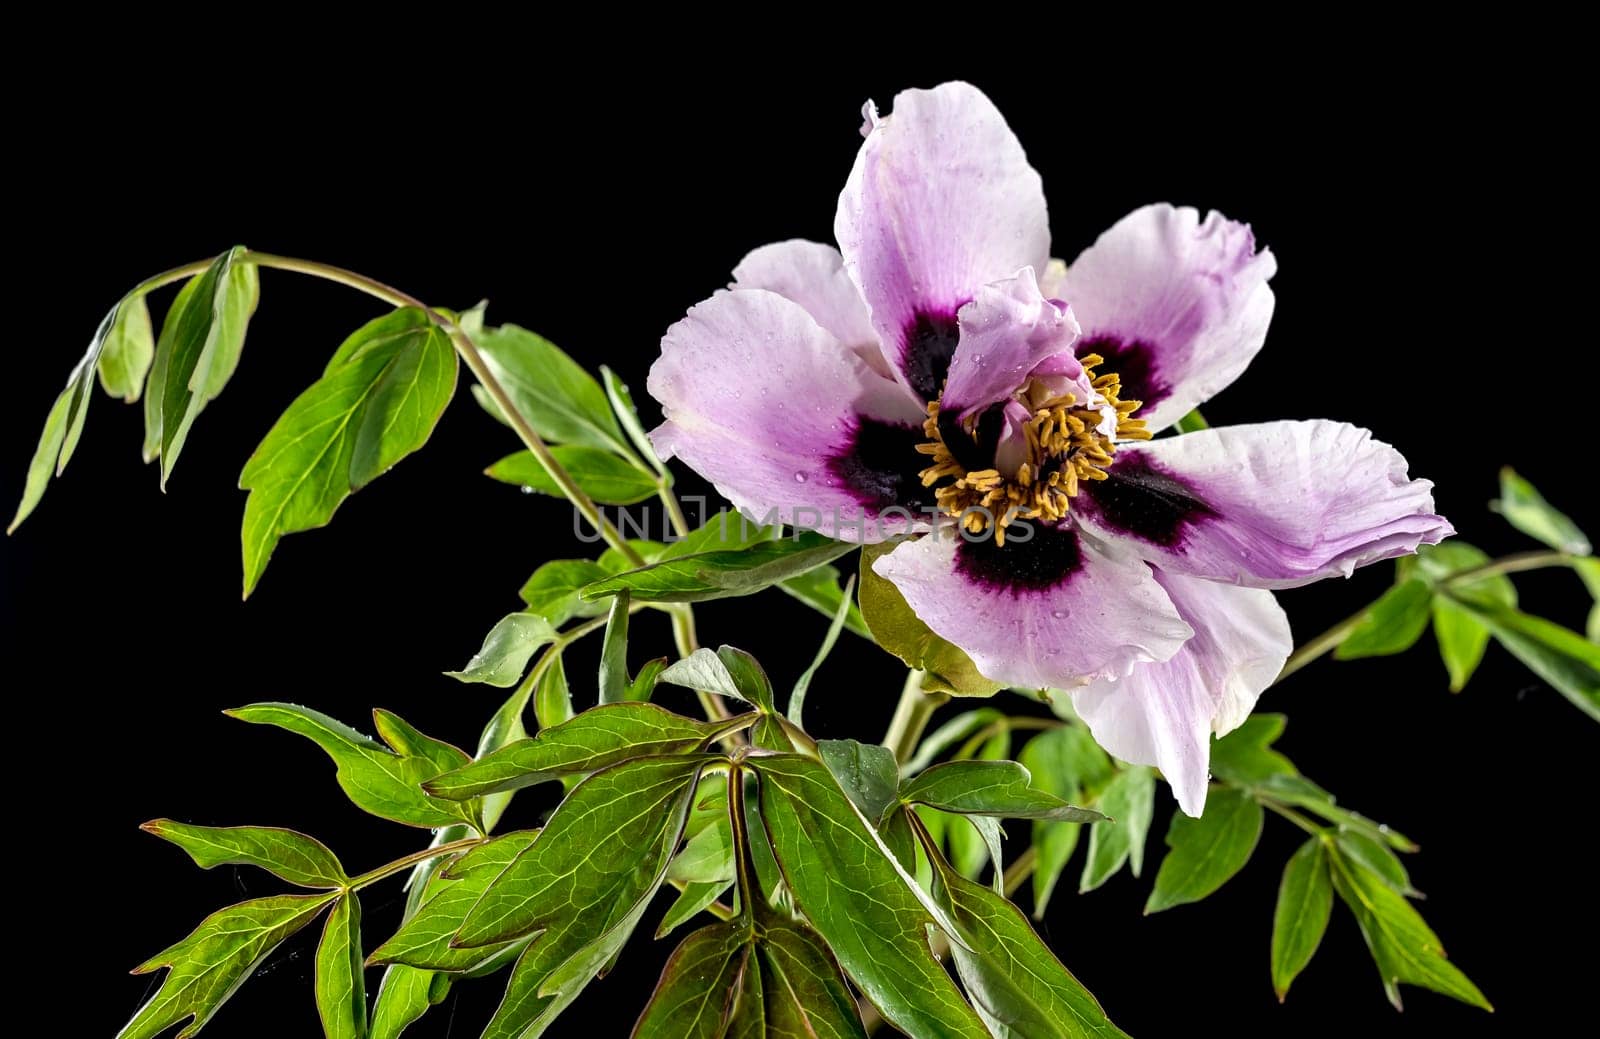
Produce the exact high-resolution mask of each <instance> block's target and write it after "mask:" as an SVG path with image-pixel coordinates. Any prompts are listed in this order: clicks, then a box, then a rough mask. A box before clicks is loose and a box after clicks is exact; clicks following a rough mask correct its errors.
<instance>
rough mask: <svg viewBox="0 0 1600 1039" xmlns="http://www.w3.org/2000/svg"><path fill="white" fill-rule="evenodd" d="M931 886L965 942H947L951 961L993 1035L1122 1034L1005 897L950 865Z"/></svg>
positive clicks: (1045, 1038)
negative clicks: (966, 876)
mask: <svg viewBox="0 0 1600 1039" xmlns="http://www.w3.org/2000/svg"><path fill="white" fill-rule="evenodd" d="M936 891H937V894H938V896H939V897H940V899H941V900H942V901H943V902H944V904H945V905H946V906H947V907H948V909H949V910H950V915H951V916H952V917H953V918H954V919H955V922H956V926H957V927H958V928H959V929H960V932H961V937H962V938H963V939H964V940H965V943H966V945H967V946H968V948H962V947H961V945H959V944H957V945H952V947H951V950H950V952H951V959H953V960H954V961H955V965H956V971H957V972H958V973H959V974H960V975H961V980H962V982H963V983H964V984H965V985H966V988H967V993H968V995H969V996H970V997H971V999H972V1002H973V1003H974V1004H975V1005H976V1006H977V1008H978V1012H979V1014H981V1015H982V1017H983V1020H984V1021H985V1022H986V1023H987V1024H988V1025H989V1027H990V1029H991V1030H992V1031H993V1032H994V1034H995V1035H996V1036H1002V1037H1006V1039H1010V1037H1016V1039H1064V1037H1072V1039H1077V1037H1083V1036H1096V1037H1102V1039H1104V1037H1113V1036H1121V1037H1123V1039H1126V1033H1124V1032H1123V1031H1122V1030H1121V1029H1120V1028H1118V1027H1117V1026H1116V1025H1114V1024H1112V1023H1111V1021H1110V1020H1109V1019H1108V1018H1107V1017H1106V1012H1105V1011H1104V1010H1102V1009H1101V1008H1100V1003H1099V1002H1098V1001H1097V1000H1096V999H1095V998H1094V996H1093V995H1092V994H1090V992H1089V990H1088V989H1086V988H1084V987H1083V985H1082V984H1081V983H1079V981H1078V979H1077V978H1075V977H1073V976H1072V974H1071V972H1069V971H1068V970H1067V968H1066V967H1064V966H1062V964H1061V961H1060V960H1058V959H1057V958H1056V955H1055V953H1053V952H1051V951H1050V947H1049V946H1048V945H1046V944H1045V943H1044V942H1043V941H1041V940H1040V938H1039V936H1038V934H1036V933H1035V932H1034V930H1033V928H1032V927H1030V926H1029V925H1028V921H1027V919H1026V918H1024V917H1023V915H1022V913H1021V912H1020V911H1018V909H1017V907H1016V906H1014V905H1012V904H1011V903H1010V902H1009V901H1007V900H1006V898H1005V896H1003V895H999V894H996V893H995V892H993V891H991V890H989V889H988V888H987V887H984V886H983V885H982V884H978V883H975V882H973V881H971V880H968V879H966V878H965V877H962V876H959V875H957V874H956V873H954V872H952V871H950V870H948V869H944V870H941V871H939V873H938V885H937V888H936Z"/></svg>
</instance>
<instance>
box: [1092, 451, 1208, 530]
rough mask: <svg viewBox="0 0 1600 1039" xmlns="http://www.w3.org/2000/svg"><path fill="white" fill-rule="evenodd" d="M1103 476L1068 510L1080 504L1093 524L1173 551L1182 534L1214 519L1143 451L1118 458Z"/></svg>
mask: <svg viewBox="0 0 1600 1039" xmlns="http://www.w3.org/2000/svg"><path fill="white" fill-rule="evenodd" d="M1106 472H1107V475H1106V478H1105V479H1104V480H1096V481H1094V482H1092V483H1086V484H1085V485H1084V486H1083V487H1082V490H1081V491H1080V493H1079V495H1078V499H1077V500H1075V501H1074V502H1073V507H1074V508H1078V507H1079V502H1080V501H1081V502H1083V504H1084V506H1086V507H1087V508H1088V509H1089V511H1090V514H1091V515H1092V516H1093V517H1094V519H1095V520H1096V521H1097V522H1099V523H1100V524H1102V525H1103V526H1106V527H1110V528H1112V529H1113V530H1116V531H1119V532H1121V533H1124V534H1129V535H1132V536H1133V537H1136V538H1139V539H1141V540H1143V541H1148V542H1149V543H1150V544H1152V545H1160V546H1162V547H1163V548H1172V547H1173V546H1175V545H1177V544H1178V543H1180V542H1181V541H1182V540H1183V535H1184V531H1186V530H1188V529H1189V528H1190V527H1191V526H1194V525H1195V524H1197V523H1199V522H1201V521H1203V520H1206V519H1209V518H1213V517H1215V516H1216V515H1217V513H1216V510H1215V509H1213V508H1212V507H1211V506H1210V505H1208V504H1206V501H1205V499H1204V498H1202V497H1201V496H1200V494H1199V492H1197V491H1196V490H1195V489H1194V488H1193V487H1192V486H1190V485H1189V483H1187V482H1186V481H1184V480H1183V479H1181V478H1180V477H1177V476H1174V475H1173V474H1172V473H1169V472H1167V471H1166V470H1164V469H1162V468H1160V467H1158V466H1157V465H1156V463H1155V462H1153V461H1151V460H1150V459H1149V458H1148V457H1146V456H1145V455H1144V454H1143V453H1142V452H1137V451H1128V452H1124V453H1122V454H1119V455H1118V456H1117V458H1116V461H1114V462H1113V463H1112V464H1111V468H1110V469H1108V470H1107V471H1106Z"/></svg>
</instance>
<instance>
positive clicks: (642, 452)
mask: <svg viewBox="0 0 1600 1039" xmlns="http://www.w3.org/2000/svg"><path fill="white" fill-rule="evenodd" d="M600 382H601V383H602V384H603V385H604V386H605V390H606V400H607V401H608V402H609V403H610V404H611V410H612V411H613V412H615V413H616V416H617V421H618V422H620V423H622V429H623V431H624V432H626V433H627V434H628V439H629V440H631V441H632V442H633V446H634V449H635V450H637V451H638V452H639V457H641V458H643V459H644V460H645V461H646V462H648V463H649V465H650V468H652V469H654V470H655V471H656V472H657V473H659V474H660V475H661V478H662V479H664V480H666V481H667V483H668V484H670V483H671V482H672V474H671V473H670V472H668V471H667V467H666V466H665V465H662V464H661V459H660V458H658V457H656V449H655V445H653V444H651V443H650V436H649V434H647V433H646V432H645V431H644V424H643V423H642V422H640V421H639V409H638V408H636V407H634V405H633V394H631V393H629V392H628V384H627V383H625V382H623V381H622V379H621V378H619V377H618V376H617V373H616V372H614V371H612V370H611V369H610V368H607V367H606V366H605V365H603V364H602V365H601V366H600Z"/></svg>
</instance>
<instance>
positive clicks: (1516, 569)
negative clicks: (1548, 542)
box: [1439, 549, 1577, 588]
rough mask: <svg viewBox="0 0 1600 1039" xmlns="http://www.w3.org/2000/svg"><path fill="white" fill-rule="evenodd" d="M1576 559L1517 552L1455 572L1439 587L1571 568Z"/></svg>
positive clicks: (1558, 554)
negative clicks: (1550, 568) (1536, 571)
mask: <svg viewBox="0 0 1600 1039" xmlns="http://www.w3.org/2000/svg"><path fill="white" fill-rule="evenodd" d="M1575 558H1577V557H1575V556H1572V555H1569V554H1568V553H1566V552H1558V551H1556V550H1555V549H1547V550H1544V551H1533V552H1517V553H1515V554H1513V555H1509V556H1501V557H1500V558H1499V559H1492V560H1490V561H1489V562H1487V563H1484V564H1482V565H1481V566H1473V567H1468V568H1467V569H1465V570H1457V571H1456V572H1455V573H1453V574H1451V575H1449V576H1448V577H1444V578H1441V579H1440V580H1439V585H1440V586H1441V587H1444V588H1450V587H1453V586H1454V585H1458V584H1470V583H1472V582H1473V581H1481V580H1483V579H1484V578H1486V577H1498V576H1499V575H1501V574H1515V573H1521V572H1522V571H1524V570H1541V569H1543V568H1544V567H1547V566H1571V565H1572V561H1573V559H1575Z"/></svg>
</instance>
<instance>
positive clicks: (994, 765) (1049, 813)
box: [900, 761, 1105, 823]
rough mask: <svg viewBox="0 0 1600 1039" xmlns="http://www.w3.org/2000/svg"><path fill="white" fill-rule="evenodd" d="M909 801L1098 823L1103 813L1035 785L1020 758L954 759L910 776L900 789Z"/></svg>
mask: <svg viewBox="0 0 1600 1039" xmlns="http://www.w3.org/2000/svg"><path fill="white" fill-rule="evenodd" d="M900 797H901V799H902V800H904V801H906V802H907V803H908V804H925V805H927V806H928V807H930V808H938V809H940V810H941V811H946V812H956V813H958V814H962V815H992V816H994V817H996V818H1001V819H1049V820H1052V821H1054V822H1072V823H1092V822H1099V821H1101V820H1102V819H1104V818H1105V816H1103V815H1101V814H1100V813H1099V812H1094V811H1089V810H1088V809H1084V808H1076V807H1074V806H1072V805H1070V804H1068V803H1067V802H1065V801H1063V800H1061V799H1060V798H1059V797H1056V796H1055V795H1054V794H1048V793H1045V792H1044V791H1043V790H1039V789H1037V788H1036V787H1034V786H1033V776H1032V774H1031V773H1029V772H1028V770H1027V769H1026V768H1024V767H1023V766H1022V765H1020V764H1018V763H1017V762H1015V761H948V762H945V763H944V764H942V765H935V766H933V767H932V768H930V769H928V770H927V771H926V772H923V773H922V774H920V775H918V776H916V777H915V778H913V779H911V780H910V781H908V782H907V783H906V785H905V787H904V789H902V790H901V791H900Z"/></svg>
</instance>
